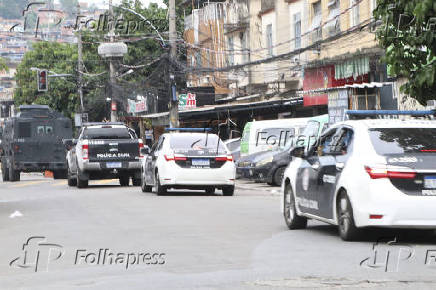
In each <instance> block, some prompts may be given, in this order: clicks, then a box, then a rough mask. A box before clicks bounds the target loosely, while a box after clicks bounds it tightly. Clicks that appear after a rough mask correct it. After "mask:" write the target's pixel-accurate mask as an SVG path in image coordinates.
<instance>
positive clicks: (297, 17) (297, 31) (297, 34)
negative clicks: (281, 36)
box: [294, 13, 301, 49]
mask: <svg viewBox="0 0 436 290" xmlns="http://www.w3.org/2000/svg"><path fill="white" fill-rule="evenodd" d="M294 42H295V48H296V49H298V48H301V13H297V14H294Z"/></svg>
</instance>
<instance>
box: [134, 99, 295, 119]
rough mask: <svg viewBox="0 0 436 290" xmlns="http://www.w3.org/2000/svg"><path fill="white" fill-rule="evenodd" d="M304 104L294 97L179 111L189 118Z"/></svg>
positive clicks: (160, 114) (154, 115) (181, 115)
mask: <svg viewBox="0 0 436 290" xmlns="http://www.w3.org/2000/svg"><path fill="white" fill-rule="evenodd" d="M302 103H303V98H302V97H294V98H287V99H279V100H266V101H259V102H248V103H233V104H224V105H216V106H207V107H200V108H196V109H190V110H185V111H179V116H180V117H189V116H194V115H204V114H211V113H224V112H227V111H230V112H238V111H250V110H256V109H265V108H271V109H272V108H279V107H287V106H295V105H299V104H302ZM167 116H169V112H162V113H155V114H149V115H144V116H141V117H142V118H149V119H159V118H165V117H167Z"/></svg>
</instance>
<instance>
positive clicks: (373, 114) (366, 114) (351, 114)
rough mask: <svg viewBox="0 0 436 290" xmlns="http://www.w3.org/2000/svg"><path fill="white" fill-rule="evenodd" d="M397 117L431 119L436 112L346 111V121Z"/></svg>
mask: <svg viewBox="0 0 436 290" xmlns="http://www.w3.org/2000/svg"><path fill="white" fill-rule="evenodd" d="M399 116H410V117H427V118H431V119H433V118H434V117H435V116H436V110H425V111H412V110H409V111H400V110H346V111H345V119H346V120H361V119H398V118H399Z"/></svg>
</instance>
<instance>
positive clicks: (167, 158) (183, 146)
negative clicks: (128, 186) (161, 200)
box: [141, 128, 236, 196]
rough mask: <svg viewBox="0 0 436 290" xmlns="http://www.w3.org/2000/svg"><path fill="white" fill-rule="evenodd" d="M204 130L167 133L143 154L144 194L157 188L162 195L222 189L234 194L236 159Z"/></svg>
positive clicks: (222, 144) (142, 177)
mask: <svg viewBox="0 0 436 290" xmlns="http://www.w3.org/2000/svg"><path fill="white" fill-rule="evenodd" d="M202 130H204V129H198V130H195V129H187V128H177V129H175V130H174V131H175V132H170V133H165V134H163V135H162V136H161V137H160V138H159V140H158V141H157V142H156V143H155V145H153V147H152V148H151V152H143V153H144V154H146V157H145V158H144V160H143V163H142V170H141V188H142V191H143V192H151V191H152V187H154V188H155V191H156V193H157V194H159V195H160V194H163V193H165V192H166V191H167V189H170V188H174V189H200V190H205V191H206V192H207V193H209V194H212V193H214V192H215V189H221V190H222V192H223V195H225V196H230V195H233V193H234V190H235V174H236V169H235V164H234V162H233V157H232V155H231V154H230V152H229V151H228V150H227V147H226V146H225V145H224V143H223V142H222V141H221V140H220V138H219V137H218V136H217V135H216V134H210V133H205V132H201V131H202ZM180 131H185V132H180ZM191 131H194V132H191ZM144 150H146V149H144Z"/></svg>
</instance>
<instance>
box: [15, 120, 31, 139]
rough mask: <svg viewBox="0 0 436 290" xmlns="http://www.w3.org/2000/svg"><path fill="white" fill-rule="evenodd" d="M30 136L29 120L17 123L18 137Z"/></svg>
mask: <svg viewBox="0 0 436 290" xmlns="http://www.w3.org/2000/svg"><path fill="white" fill-rule="evenodd" d="M31 136H32V132H31V126H30V123H29V122H20V123H18V138H30V137H31Z"/></svg>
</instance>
